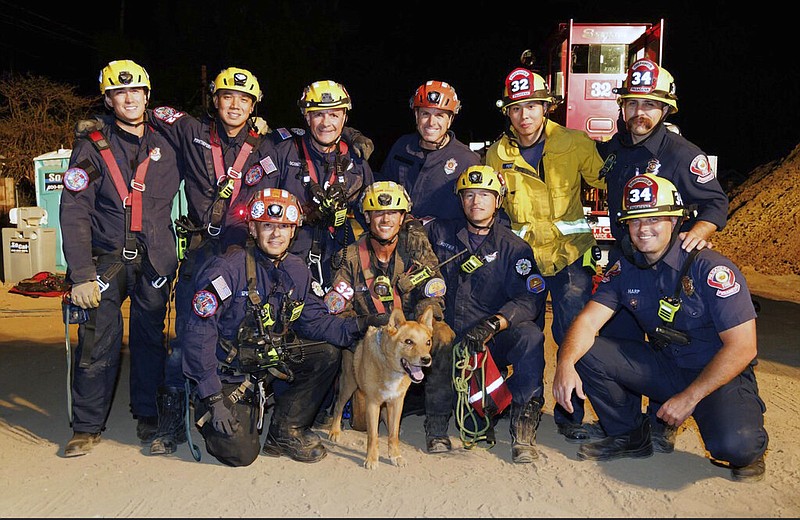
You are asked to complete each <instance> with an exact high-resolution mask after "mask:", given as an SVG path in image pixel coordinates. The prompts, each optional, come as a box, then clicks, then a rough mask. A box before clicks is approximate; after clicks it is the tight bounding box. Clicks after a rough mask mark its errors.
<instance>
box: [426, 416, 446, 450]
mask: <svg viewBox="0 0 800 520" xmlns="http://www.w3.org/2000/svg"><path fill="white" fill-rule="evenodd" d="M449 424H450V417H449V416H447V415H428V416H427V417H425V446H426V448H427V450H428V453H444V452H446V451H450V450H452V449H453V445H452V444H451V443H450V437H449V436H448V435H447V428H448V426H449Z"/></svg>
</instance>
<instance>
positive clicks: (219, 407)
mask: <svg viewBox="0 0 800 520" xmlns="http://www.w3.org/2000/svg"><path fill="white" fill-rule="evenodd" d="M206 405H207V406H208V409H209V410H211V426H213V427H214V429H215V430H217V431H218V432H219V433H221V434H223V435H227V436H229V437H230V436H231V435H233V434H234V433H236V431H237V430H238V429H239V421H237V420H236V419H234V418H233V415H232V414H231V411H230V410H228V407H227V406H225V398H224V396H223V395H222V393H219V392H218V393H216V394H212V395H210V396H208V397H206Z"/></svg>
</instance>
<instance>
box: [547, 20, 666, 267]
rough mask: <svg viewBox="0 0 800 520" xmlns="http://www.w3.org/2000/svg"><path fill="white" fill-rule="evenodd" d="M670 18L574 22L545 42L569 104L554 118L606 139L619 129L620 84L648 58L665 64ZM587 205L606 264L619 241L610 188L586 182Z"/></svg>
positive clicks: (550, 67)
mask: <svg viewBox="0 0 800 520" xmlns="http://www.w3.org/2000/svg"><path fill="white" fill-rule="evenodd" d="M663 30H664V20H663V19H662V20H660V21H659V22H658V23H655V24H652V23H581V22H575V21H574V20H569V22H565V23H561V24H559V26H558V30H557V31H556V32H555V33H554V34H553V35H551V36H550V37H549V38H548V39H547V40H546V41H545V43H544V45H543V49H542V55H544V56H546V57H547V60H546V61H547V63H546V71H544V75H545V79H546V80H547V82H548V84H549V85H550V87H551V88H552V89H553V92H554V94H556V95H558V96H561V97H562V99H563V102H562V103H561V104H560V105H559V106H558V107H557V108H556V110H555V111H554V112H553V113H552V115H551V118H552V119H553V120H554V121H556V122H557V123H559V124H562V125H564V126H566V127H567V128H574V129H578V130H583V131H584V132H586V133H587V134H588V135H589V137H591V138H592V139H595V140H598V141H605V140H608V139H610V138H611V136H612V135H614V133H616V130H617V128H616V123H617V118H618V116H619V106H618V105H617V96H616V94H614V91H613V89H614V88H615V87H620V86H622V83H623V81H624V80H625V76H626V73H627V70H628V66H629V65H631V64H632V63H633V62H634V61H636V60H637V59H639V58H643V57H647V58H649V59H651V60H653V61H655V62H656V63H661V58H662V48H663V45H662V43H663ZM582 199H583V206H584V212H585V214H586V217H587V219H588V220H589V224H590V225H591V226H592V232H593V233H594V237H595V239H596V240H597V243H598V244H599V245H600V249H601V251H602V254H603V257H602V259H601V260H600V261H599V262H598V263H599V264H600V265H601V266H603V267H605V264H606V263H607V261H608V255H607V253H608V249H609V247H610V245H611V244H612V243H613V241H614V238H613V236H612V235H611V227H610V225H611V224H610V221H609V215H608V205H607V204H606V194H605V192H604V190H598V189H596V188H592V187H591V186H589V185H587V184H585V183H584V185H583V197H582Z"/></svg>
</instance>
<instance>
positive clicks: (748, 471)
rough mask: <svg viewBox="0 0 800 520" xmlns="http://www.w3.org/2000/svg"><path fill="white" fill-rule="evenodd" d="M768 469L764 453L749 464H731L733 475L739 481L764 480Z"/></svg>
mask: <svg viewBox="0 0 800 520" xmlns="http://www.w3.org/2000/svg"><path fill="white" fill-rule="evenodd" d="M766 470H767V467H766V464H765V463H764V455H761V456H760V457H759V458H758V459H757V460H756V461H755V462H753V463H752V464H748V465H747V466H731V477H732V478H733V480H735V481H737V482H758V481H760V480H764V473H765V472H766Z"/></svg>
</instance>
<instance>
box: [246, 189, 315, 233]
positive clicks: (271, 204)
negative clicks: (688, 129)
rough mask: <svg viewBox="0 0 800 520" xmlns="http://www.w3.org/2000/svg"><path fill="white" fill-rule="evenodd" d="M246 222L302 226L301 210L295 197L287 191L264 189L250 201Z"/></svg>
mask: <svg viewBox="0 0 800 520" xmlns="http://www.w3.org/2000/svg"><path fill="white" fill-rule="evenodd" d="M247 220H251V221H258V222H275V223H276V224H294V225H296V226H302V225H303V210H302V208H301V207H300V204H298V203H297V197H295V196H294V195H292V194H291V193H289V192H288V191H286V190H280V189H278V188H266V189H263V190H261V191H259V192H257V193H256V194H255V195H253V198H252V199H250V203H249V204H248V205H247Z"/></svg>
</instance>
